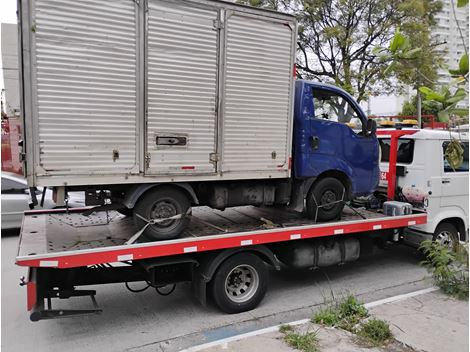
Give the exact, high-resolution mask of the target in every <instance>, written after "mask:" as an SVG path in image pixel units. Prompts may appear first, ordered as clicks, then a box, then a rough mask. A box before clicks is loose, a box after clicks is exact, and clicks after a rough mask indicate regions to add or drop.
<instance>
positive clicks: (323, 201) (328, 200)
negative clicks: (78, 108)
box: [320, 190, 337, 210]
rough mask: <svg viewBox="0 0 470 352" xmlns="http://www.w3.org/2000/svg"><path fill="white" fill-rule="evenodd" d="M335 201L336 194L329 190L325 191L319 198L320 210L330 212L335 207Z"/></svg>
mask: <svg viewBox="0 0 470 352" xmlns="http://www.w3.org/2000/svg"><path fill="white" fill-rule="evenodd" d="M336 201H337V199H336V193H335V192H333V191H331V190H327V191H325V192H324V193H323V194H322V196H321V198H320V205H322V208H323V209H325V210H331V209H332V208H333V207H334V206H335V203H334V202H336Z"/></svg>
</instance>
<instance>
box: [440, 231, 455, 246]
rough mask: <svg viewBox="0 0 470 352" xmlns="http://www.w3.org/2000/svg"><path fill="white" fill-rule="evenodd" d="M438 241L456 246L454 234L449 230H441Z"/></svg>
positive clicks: (444, 244) (445, 244)
mask: <svg viewBox="0 0 470 352" xmlns="http://www.w3.org/2000/svg"><path fill="white" fill-rule="evenodd" d="M436 242H438V243H439V244H441V245H443V246H446V247H448V248H451V249H452V248H453V246H454V239H453V237H452V234H451V233H450V232H449V231H442V232H440V233H439V234H438V235H437V236H436Z"/></svg>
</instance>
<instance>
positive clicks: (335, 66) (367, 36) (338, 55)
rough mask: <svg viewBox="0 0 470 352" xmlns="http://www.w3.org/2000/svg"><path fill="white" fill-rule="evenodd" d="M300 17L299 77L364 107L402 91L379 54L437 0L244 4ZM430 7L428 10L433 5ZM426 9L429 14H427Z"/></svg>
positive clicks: (259, 0)
mask: <svg viewBox="0 0 470 352" xmlns="http://www.w3.org/2000/svg"><path fill="white" fill-rule="evenodd" d="M239 2H240V3H243V4H246V5H251V6H256V7H262V8H269V9H274V10H281V11H285V12H289V13H292V14H295V15H296V17H297V20H298V22H299V35H298V59H297V67H298V75H299V77H301V78H308V79H312V78H314V79H317V80H320V81H324V82H331V83H334V84H336V85H338V86H340V87H342V88H344V89H346V90H347V91H348V92H350V93H351V94H353V95H354V96H355V97H356V99H357V100H358V101H359V102H360V101H363V100H365V99H367V97H368V95H369V94H379V93H388V92H391V91H393V90H396V89H397V85H396V84H395V83H396V82H394V81H393V80H391V79H390V78H391V76H390V75H384V74H383V73H384V71H385V69H386V67H387V66H388V63H389V62H387V61H386V60H385V61H384V60H383V59H382V58H380V57H378V56H377V55H376V54H375V53H374V50H373V49H374V48H375V47H377V46H383V45H385V44H386V43H388V42H389V41H390V39H391V38H392V37H393V34H394V32H395V30H396V29H397V28H398V26H400V25H402V26H404V25H405V26H407V28H408V25H409V27H410V28H411V26H412V24H418V23H420V22H421V21H422V15H423V11H424V13H425V14H426V16H427V15H428V13H427V11H431V12H432V11H434V8H435V6H434V5H433V4H434V3H436V0H239ZM428 3H429V5H426V4H428ZM421 9H422V10H423V11H421Z"/></svg>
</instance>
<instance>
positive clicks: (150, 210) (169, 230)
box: [134, 187, 191, 241]
mask: <svg viewBox="0 0 470 352" xmlns="http://www.w3.org/2000/svg"><path fill="white" fill-rule="evenodd" d="M190 207H191V203H190V202H189V199H188V197H187V196H186V194H184V193H183V192H182V191H180V190H178V189H175V188H173V187H158V188H156V189H153V190H150V191H149V192H147V193H145V194H144V195H143V196H142V197H141V198H140V199H139V200H138V202H137V204H136V205H135V206H134V223H135V225H136V227H137V228H138V229H141V228H142V227H144V226H145V225H146V224H147V223H146V222H145V221H144V220H143V219H141V218H140V217H139V216H138V215H140V216H141V217H143V218H145V219H158V218H167V217H171V216H174V215H178V214H187V212H188V209H189V208H190ZM137 214H138V215H137ZM189 220H190V217H189V215H186V216H183V217H182V218H180V219H172V220H166V221H164V222H161V223H156V224H152V225H149V226H148V227H147V229H146V230H145V232H144V233H143V236H144V238H145V239H148V240H150V241H159V240H168V239H172V238H176V237H178V236H179V235H180V234H181V233H182V232H183V231H184V230H185V229H186V227H187V226H188V223H189Z"/></svg>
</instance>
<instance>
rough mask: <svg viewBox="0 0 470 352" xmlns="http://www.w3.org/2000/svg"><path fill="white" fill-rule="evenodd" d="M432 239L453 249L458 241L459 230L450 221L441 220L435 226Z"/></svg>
mask: <svg viewBox="0 0 470 352" xmlns="http://www.w3.org/2000/svg"><path fill="white" fill-rule="evenodd" d="M432 240H433V241H436V242H439V243H440V244H442V245H444V246H447V247H448V248H450V249H455V246H456V244H457V243H458V242H459V232H458V231H457V228H456V227H455V226H454V225H452V224H451V223H448V222H443V223H441V224H439V226H437V228H436V231H434V235H433V237H432Z"/></svg>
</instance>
